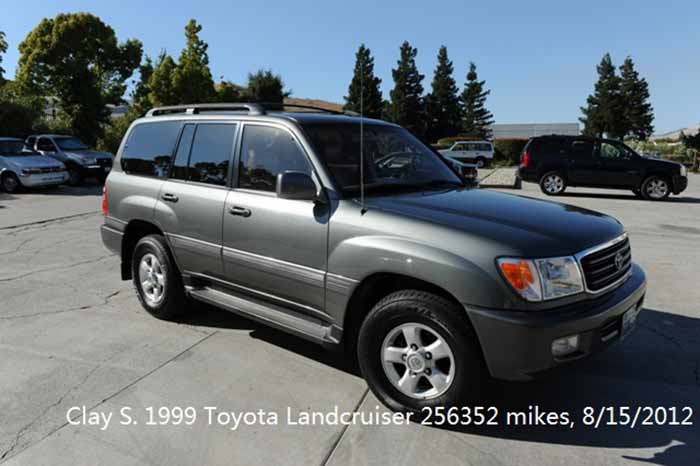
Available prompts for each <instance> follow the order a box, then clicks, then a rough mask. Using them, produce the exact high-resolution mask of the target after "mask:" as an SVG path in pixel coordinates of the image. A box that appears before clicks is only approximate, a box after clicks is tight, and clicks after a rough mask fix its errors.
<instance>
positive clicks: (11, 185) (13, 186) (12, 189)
mask: <svg viewBox="0 0 700 466" xmlns="http://www.w3.org/2000/svg"><path fill="white" fill-rule="evenodd" d="M0 183H2V189H3V190H5V192H6V193H8V194H12V193H16V192H17V191H19V188H21V187H22V183H21V182H20V181H19V178H17V175H15V174H14V173H3V175H2V178H1V179H0Z"/></svg>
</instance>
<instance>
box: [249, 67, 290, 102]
mask: <svg viewBox="0 0 700 466" xmlns="http://www.w3.org/2000/svg"><path fill="white" fill-rule="evenodd" d="M290 95H291V92H288V91H285V90H284V81H282V77H281V76H280V75H278V74H274V73H272V71H271V70H258V71H257V72H256V73H254V74H249V75H248V87H247V89H246V97H247V98H248V99H249V100H251V101H253V102H263V103H273V104H281V103H282V102H284V98H285V97H289V96H290Z"/></svg>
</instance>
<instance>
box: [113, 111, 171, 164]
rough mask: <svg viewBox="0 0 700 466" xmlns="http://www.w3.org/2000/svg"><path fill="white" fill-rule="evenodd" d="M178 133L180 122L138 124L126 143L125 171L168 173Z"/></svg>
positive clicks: (124, 153)
mask: <svg viewBox="0 0 700 466" xmlns="http://www.w3.org/2000/svg"><path fill="white" fill-rule="evenodd" d="M179 132H180V122H177V121H161V122H154V123H141V124H139V125H136V126H135V127H134V129H132V130H131V133H130V134H129V139H128V140H127V142H126V145H125V146H124V152H123V153H122V158H121V167H122V170H124V171H125V172H126V173H130V174H133V175H144V176H155V177H158V178H162V177H165V176H167V175H168V169H169V168H170V160H171V159H172V154H173V149H174V147H175V142H176V140H177V135H178V133H179Z"/></svg>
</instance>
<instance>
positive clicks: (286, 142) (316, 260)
mask: <svg viewBox="0 0 700 466" xmlns="http://www.w3.org/2000/svg"><path fill="white" fill-rule="evenodd" d="M240 147H241V149H240V154H239V157H238V159H237V160H238V164H237V170H236V173H237V178H238V179H237V183H234V188H233V189H232V190H231V191H230V193H229V194H228V198H227V199H226V206H225V213H224V220H223V222H224V224H223V246H224V248H223V260H224V271H225V274H226V277H227V280H228V281H230V282H231V283H233V284H235V285H239V286H240V287H241V288H242V289H244V290H248V291H250V292H252V293H254V294H255V295H256V296H258V297H261V298H263V299H269V300H272V301H273V302H277V303H282V304H283V305H286V306H289V307H291V308H294V309H296V310H300V311H302V312H307V313H310V314H312V315H313V314H318V313H323V309H324V301H325V276H326V256H327V248H328V218H329V209H328V207H327V206H326V205H323V204H318V203H314V202H313V201H303V200H290V199H280V198H278V197H277V194H276V181H277V175H278V174H279V173H282V172H284V171H302V172H305V173H309V174H312V172H313V169H312V166H311V163H310V161H309V159H308V157H307V156H306V153H305V152H304V150H303V148H302V147H301V145H300V144H299V142H298V140H297V139H296V137H295V136H294V135H293V134H292V133H291V132H290V131H289V130H288V129H286V128H284V127H281V126H272V125H262V124H252V123H249V124H246V125H245V126H244V128H243V136H242V140H241V144H240Z"/></svg>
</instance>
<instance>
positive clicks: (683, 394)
mask: <svg viewBox="0 0 700 466" xmlns="http://www.w3.org/2000/svg"><path fill="white" fill-rule="evenodd" d="M195 306H197V309H196V310H195V312H193V313H190V314H189V315H188V317H187V318H185V319H183V320H181V322H182V323H186V324H189V325H194V326H201V327H209V328H218V329H235V330H250V336H251V337H252V338H257V339H260V340H263V341H265V342H267V343H270V344H272V345H275V346H278V347H280V348H283V349H285V350H287V351H291V352H294V353H296V354H298V355H300V356H302V357H305V358H309V359H313V360H315V361H318V362H320V363H323V364H326V365H328V366H330V367H333V368H335V369H338V370H342V371H344V372H347V373H349V374H352V375H355V376H360V374H359V372H358V371H357V369H356V365H355V363H354V361H353V358H352V357H350V356H349V355H345V354H343V353H337V352H333V351H330V350H326V349H324V348H322V347H320V346H318V345H316V344H313V343H310V342H307V341H305V340H302V339H300V338H297V337H294V336H291V335H288V334H286V333H283V332H280V331H277V330H275V329H271V328H269V327H266V326H264V325H262V324H257V323H255V322H253V321H251V320H248V319H246V318H243V317H239V316H238V315H236V314H233V313H230V312H227V311H223V310H219V309H217V308H214V307H211V306H207V305H204V304H195ZM486 391H487V392H488V393H489V396H487V397H485V398H484V399H483V400H480V401H478V402H475V403H473V405H481V406H493V407H496V408H497V409H498V413H499V414H498V415H499V417H498V420H499V426H488V427H473V426H472V427H464V428H462V427H459V428H456V427H433V428H435V429H440V430H449V431H452V432H456V433H470V434H472V435H479V436H486V437H494V438H501V439H510V440H522V441H527V442H537V443H545V444H560V445H572V446H586V447H603V448H626V449H630V448H661V447H666V448H665V449H664V450H663V452H661V453H657V454H655V455H654V456H653V457H651V458H648V457H645V456H649V455H645V454H644V453H643V452H640V454H639V456H638V457H634V456H624V458H626V459H630V460H638V461H640V462H646V463H651V464H660V465H670V466H676V465H678V466H680V465H684V466H685V465H689V464H700V402H699V400H700V318H691V317H685V316H681V315H677V314H673V313H669V312H664V311H659V310H653V309H645V310H644V312H642V314H641V315H640V318H639V325H638V328H637V329H636V330H635V331H634V332H633V333H632V334H631V335H630V336H629V337H627V339H625V340H624V341H623V342H618V343H617V344H616V345H613V346H612V347H611V348H609V349H608V350H607V351H605V352H603V353H601V354H598V355H595V356H593V357H591V358H588V359H586V360H583V361H578V362H577V363H574V364H573V365H571V366H567V367H564V368H561V369H558V370H555V371H551V372H549V373H547V374H545V375H543V376H542V377H541V378H539V379H537V380H535V381H533V382H527V383H517V382H503V381H492V382H490V383H489V384H488V388H487V390H486ZM647 406H648V407H651V408H653V409H656V408H659V407H662V408H667V409H666V410H665V412H666V413H667V420H669V421H670V419H671V417H670V416H671V414H670V413H671V411H670V409H668V408H672V407H675V408H676V419H677V421H678V422H681V421H683V420H685V418H686V417H688V414H687V413H688V411H684V410H683V408H684V407H686V406H688V407H691V408H692V410H693V415H692V418H691V421H692V424H693V425H691V426H673V425H649V426H644V425H640V424H641V420H644V419H646V418H647V417H649V413H648V412H647V411H643V412H642V414H643V415H640V417H639V418H638V421H637V423H638V425H637V426H636V427H635V428H630V427H629V426H627V427H625V426H613V425H605V424H606V423H605V422H601V424H600V426H599V427H598V428H595V426H593V425H590V426H587V425H584V419H583V417H584V414H585V411H584V410H586V409H587V408H589V407H590V408H592V409H593V410H594V413H596V414H597V413H599V412H600V411H601V410H602V409H604V408H611V409H612V411H613V412H614V413H616V414H615V416H614V418H615V419H617V420H620V419H621V418H620V416H619V409H620V408H621V407H629V408H630V411H631V415H632V416H634V410H636V408H637V407H642V408H644V407H647ZM535 410H538V411H535ZM520 412H522V413H526V414H528V413H531V412H532V413H534V414H537V412H539V413H541V412H546V413H550V412H553V413H563V412H567V413H568V415H569V419H570V420H572V421H573V422H574V426H573V428H571V426H570V425H569V423H566V425H564V426H561V425H555V426H545V425H535V426H533V425H532V422H531V421H529V422H527V424H528V425H519V426H514V425H510V426H508V425H506V416H507V413H520ZM608 416H609V414H608ZM658 416H660V417H659V418H658V419H659V420H662V419H663V413H662V412H661V411H660V410H659V414H658ZM540 419H546V416H545V417H544V418H543V417H542V416H540ZM559 419H561V418H559ZM606 419H608V417H606ZM651 419H652V420H653V419H654V414H653V413H652V415H651ZM652 424H655V423H652ZM666 424H668V423H666Z"/></svg>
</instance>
